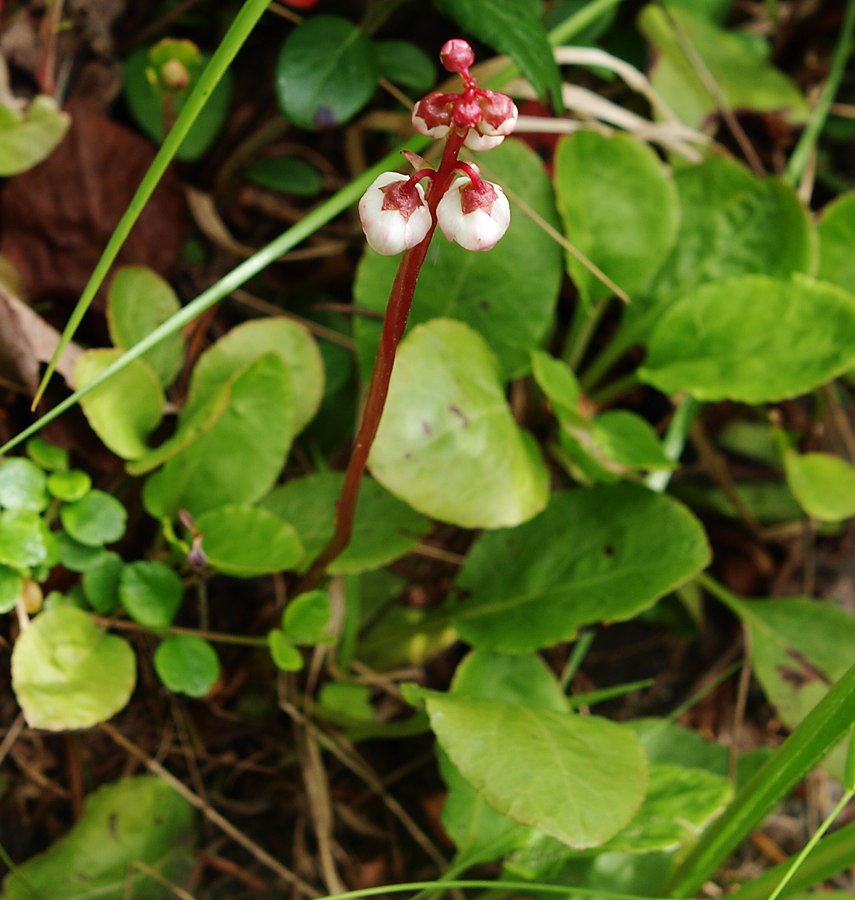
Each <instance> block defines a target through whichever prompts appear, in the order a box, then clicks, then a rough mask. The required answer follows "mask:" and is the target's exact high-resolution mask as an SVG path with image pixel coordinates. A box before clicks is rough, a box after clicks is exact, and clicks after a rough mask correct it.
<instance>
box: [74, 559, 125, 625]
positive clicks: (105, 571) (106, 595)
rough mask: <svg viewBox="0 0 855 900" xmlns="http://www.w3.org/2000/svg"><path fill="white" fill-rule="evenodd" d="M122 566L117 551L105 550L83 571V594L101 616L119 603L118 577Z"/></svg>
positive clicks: (108, 612)
mask: <svg viewBox="0 0 855 900" xmlns="http://www.w3.org/2000/svg"><path fill="white" fill-rule="evenodd" d="M123 567H124V563H123V562H122V558H121V556H119V554H118V553H110V552H106V553H103V554H101V555H100V556H99V557H98V559H97V560H96V561H95V562H94V563H93V564H92V565H91V566H88V567H87V568H86V571H85V572H84V573H83V578H82V579H81V585H82V586H83V595H84V596H85V597H86V600H87V601H88V603H89V605H90V606H91V607H92V609H94V610H95V612H96V613H98V614H99V615H101V616H107V615H109V614H110V613H112V612H113V611H114V610H115V609H116V607H117V606H118V605H119V578H120V577H121V574H122V568H123Z"/></svg>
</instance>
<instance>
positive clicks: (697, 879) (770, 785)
mask: <svg viewBox="0 0 855 900" xmlns="http://www.w3.org/2000/svg"><path fill="white" fill-rule="evenodd" d="M699 581H700V582H701V583H702V584H703V585H704V587H705V588H706V589H707V590H708V591H709V592H710V593H712V594H713V595H714V596H715V597H717V598H719V599H721V600H722V601H723V602H725V603H726V604H727V605H729V606H735V605H736V604H738V602H739V598H737V597H735V596H734V595H732V594H731V593H730V591H728V590H727V589H726V588H724V587H723V586H722V585H720V584H718V583H717V582H716V581H714V580H713V579H711V578H709V577H708V576H706V575H702V576H701V577H700V578H699ZM853 721H855V666H852V668H851V669H849V671H848V672H846V674H845V675H843V677H842V678H841V679H840V680H839V681H838V682H837V683H836V684H835V685H834V686H833V687H832V688H831V689H830V690H829V691H828V693H827V694H826V695H825V696H824V697H823V698H822V700H820V701H819V703H818V704H817V705H816V706H815V707H814V708H813V709H812V710H811V712H810V713H808V715H807V716H806V717H805V718H804V719H803V720H802V722H801V723H800V724H799V725H798V727H797V728H796V729H795V731H793V733H792V734H791V735H790V736H789V737H788V738H787V740H786V741H784V743H783V744H782V745H781V747H780V748H779V749H778V750H777V751H776V753H775V755H774V756H773V757H771V759H769V760H768V762H767V763H766V764H765V765H764V766H763V767H762V768H761V769H760V770H759V771H758V772H757V773H756V774H755V776H754V777H753V778H752V779H751V780H750V781H749V782H748V783H747V784H746V785H745V786H744V787H743V788H742V790H741V791H739V793H738V794H737V795H736V797H735V798H734V800H733V802H732V803H731V804H730V806H729V807H728V808H727V809H726V810H725V812H724V814H723V815H722V816H721V817H720V818H719V819H717V820H716V821H715V822H714V823H713V824H712V825H711V826H710V828H709V829H708V830H707V831H705V832H704V834H703V835H702V836H701V838H700V840H699V841H698V843H697V844H696V845H695V847H694V848H693V849H692V850H691V852H690V853H689V855H688V856H687V857H686V858H685V859H684V860H683V862H682V863H681V864H680V866H679V867H678V868H677V870H676V871H675V873H674V874H673V876H672V877H671V879H670V882H669V883H668V885H667V887H666V892H665V896H670V897H674V896H692V895H694V894H695V892H696V891H697V890H698V889H699V888H700V887H701V885H702V884H703V883H704V882H705V881H706V880H707V879H708V878H709V877H710V876H711V875H712V874H713V872H715V870H716V869H717V868H718V867H719V866H720V865H721V864H722V863H723V862H724V860H725V859H726V858H727V856H728V854H729V853H731V852H732V851H733V850H734V849H735V848H736V847H737V846H738V845H739V844H740V843H741V842H742V841H743V840H745V838H746V837H748V835H749V834H750V833H751V832H752V831H753V830H754V828H755V827H756V826H757V825H758V824H759V823H760V821H761V820H762V819H763V818H764V816H766V815H768V814H769V813H770V812H771V811H772V809H773V808H774V807H775V805H776V804H777V803H778V802H779V801H780V800H781V799H782V798H783V797H784V796H786V794H788V793H789V792H790V790H792V788H793V787H795V785H796V784H797V783H798V782H799V781H800V780H801V779H802V778H803V777H804V775H805V774H806V773H807V772H808V771H809V770H810V769H812V768H813V767H814V766H815V765H816V764H817V763H818V762H819V761H820V760H821V759H822V758H823V756H825V755H826V753H828V751H829V750H831V748H832V747H833V746H834V745H835V744H837V743H838V742H839V741H840V740H841V739H842V738H843V737H844V736H845V735H846V732H847V731H848V730H849V728H850V726H851V725H852V722H853ZM773 886H774V885H773Z"/></svg>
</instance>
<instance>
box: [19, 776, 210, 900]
mask: <svg viewBox="0 0 855 900" xmlns="http://www.w3.org/2000/svg"><path fill="white" fill-rule="evenodd" d="M195 818H196V816H195V812H194V810H193V807H192V806H190V804H189V803H188V802H187V801H186V800H184V799H183V798H182V797H181V796H179V795H178V794H177V793H176V792H175V791H174V790H173V789H172V788H171V787H170V786H169V785H168V784H166V782H164V781H162V780H161V779H160V778H157V777H155V776H153V775H142V776H139V777H136V778H123V779H122V780H120V781H117V782H115V783H113V784H110V785H105V786H104V787H101V788H99V789H98V790H97V791H94V792H93V793H91V794H89V795H88V796H87V797H86V801H85V805H84V807H83V815H82V816H81V817H80V819H78V821H77V822H76V823H75V824H74V825H73V826H72V828H71V831H69V832H68V834H67V835H66V836H65V837H64V838H62V839H60V840H59V841H57V842H56V843H55V844H53V845H52V846H51V847H50V848H49V849H48V850H46V851H45V852H44V853H42V854H40V855H38V856H34V857H32V858H31V859H28V860H27V861H26V862H25V863H24V864H23V865H21V866H19V867H18V868H17V869H16V870H15V872H14V873H12V874H11V875H8V876H7V878H6V881H5V882H4V888H5V891H4V894H3V896H4V897H5V898H7V900H32V898H33V897H34V896H39V897H63V898H69V900H71V898H81V900H82V898H87V900H95V898H96V897H97V898H102V900H121V898H122V897H126V896H133V898H134V900H158V898H160V897H162V896H163V892H164V886H163V882H162V881H160V880H159V879H156V878H153V877H152V876H151V875H150V874H148V873H147V872H145V871H144V870H143V869H142V868H140V867H138V866H136V865H134V864H135V863H137V862H139V863H143V864H144V865H145V866H147V867H148V868H149V869H154V870H155V871H156V872H157V873H158V874H159V875H160V876H161V878H162V879H166V881H167V882H169V883H173V884H181V883H182V882H183V881H184V879H185V878H186V877H187V875H188V874H189V873H190V870H191V869H192V868H193V864H194V861H195V845H196V840H197V838H196V827H195ZM128 890H129V891H130V892H131V893H126V891H128Z"/></svg>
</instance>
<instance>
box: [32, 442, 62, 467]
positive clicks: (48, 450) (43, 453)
mask: <svg viewBox="0 0 855 900" xmlns="http://www.w3.org/2000/svg"><path fill="white" fill-rule="evenodd" d="M27 456H29V457H30V459H31V460H32V461H33V462H34V463H35V464H36V465H37V466H41V467H42V468H43V469H46V470H47V471H49V472H60V471H62V470H63V469H67V468H68V450H66V449H65V448H64V447H57V446H56V444H50V443H48V442H47V441H46V440H44V438H40V437H34V438H30V439H29V440H28V441H27Z"/></svg>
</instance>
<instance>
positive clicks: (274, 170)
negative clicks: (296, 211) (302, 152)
mask: <svg viewBox="0 0 855 900" xmlns="http://www.w3.org/2000/svg"><path fill="white" fill-rule="evenodd" d="M244 174H245V176H246V179H247V181H251V182H252V183H253V184H257V185H259V186H260V187H263V188H267V189H268V190H270V191H279V192H280V193H282V194H293V195H294V196H295V197H315V196H317V195H318V194H319V193H320V192H321V191H322V190H323V187H324V178H323V175H321V173H320V172H319V171H318V170H317V169H316V168H315V167H314V166H313V165H312V164H311V163H310V162H308V161H307V160H305V159H303V158H302V157H300V156H270V157H268V158H267V159H262V160H261V161H259V162H257V163H255V164H253V165H252V166H250V167H249V168H248V169H247V170H246V172H245V173H244Z"/></svg>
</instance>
